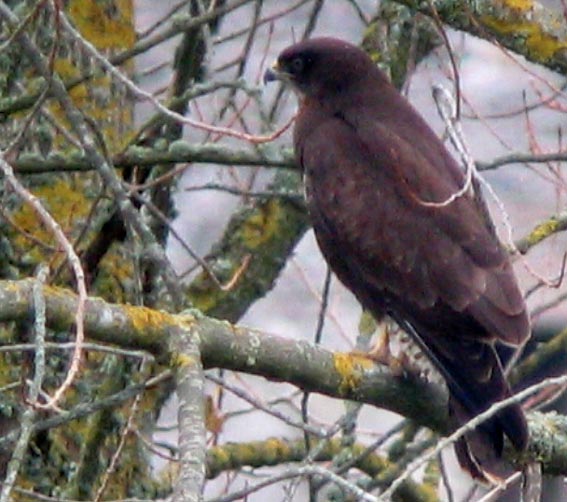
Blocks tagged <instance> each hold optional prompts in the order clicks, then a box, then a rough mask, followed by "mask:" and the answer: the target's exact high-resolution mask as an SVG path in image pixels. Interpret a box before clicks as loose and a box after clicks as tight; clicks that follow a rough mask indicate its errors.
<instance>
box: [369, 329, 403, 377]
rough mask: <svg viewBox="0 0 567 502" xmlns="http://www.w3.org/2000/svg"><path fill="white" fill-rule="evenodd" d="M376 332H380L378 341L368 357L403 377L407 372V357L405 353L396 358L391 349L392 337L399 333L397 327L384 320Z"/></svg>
mask: <svg viewBox="0 0 567 502" xmlns="http://www.w3.org/2000/svg"><path fill="white" fill-rule="evenodd" d="M376 330H377V332H378V335H377V339H376V342H375V343H374V346H373V347H372V348H371V349H370V351H369V352H368V354H367V357H369V358H370V359H372V360H373V361H376V362H377V363H380V364H383V365H384V366H388V368H390V371H391V372H392V374H394V375H396V376H402V375H403V374H404V373H405V372H406V365H407V363H408V361H407V357H406V356H405V354H404V353H403V352H401V353H400V354H399V355H398V356H395V355H394V354H392V351H391V349H390V341H391V337H392V335H394V334H395V333H396V332H397V331H398V328H397V326H394V325H393V324H392V322H391V321H389V320H384V321H383V322H381V323H379V324H378V326H377V328H376Z"/></svg>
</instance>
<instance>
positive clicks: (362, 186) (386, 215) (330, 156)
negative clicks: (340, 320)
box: [296, 117, 529, 344]
mask: <svg viewBox="0 0 567 502" xmlns="http://www.w3.org/2000/svg"><path fill="white" fill-rule="evenodd" d="M296 143H297V144H296V151H297V154H298V156H299V160H300V163H301V164H302V166H303V168H304V170H305V174H306V181H307V192H308V196H309V197H308V198H309V201H308V202H309V206H310V211H311V213H312V218H313V222H314V228H315V232H316V236H317V239H318V241H319V244H320V246H321V248H322V251H323V253H324V254H325V256H326V257H327V259H328V260H329V261H331V265H332V266H333V268H334V269H335V270H336V271H337V275H339V278H340V279H341V280H342V281H343V282H345V283H346V285H347V286H348V287H349V288H350V289H352V290H353V292H354V293H355V294H356V295H357V296H358V297H359V299H362V298H361V297H363V296H364V295H365V294H369V295H370V293H368V292H369V291H371V290H372V291H374V292H381V293H383V294H384V296H385V297H386V298H390V299H393V300H394V301H396V302H399V303H400V304H402V305H403V306H405V308H406V309H414V310H415V309H418V310H421V311H422V312H453V313H455V312H458V313H463V314H468V315H469V316H470V317H472V318H473V319H474V320H476V321H477V322H478V323H479V324H480V325H481V326H482V327H484V329H485V330H486V332H487V333H488V334H490V335H491V336H495V337H496V338H499V339H500V340H501V341H503V342H505V343H510V344H517V343H520V342H521V341H522V340H523V339H525V337H526V336H527V335H528V331H529V322H528V320H527V315H526V312H525V304H524V301H523V298H522V296H521V294H520V292H519V290H518V287H517V284H516V280H515V277H514V274H513V272H512V269H511V266H510V263H509V261H508V257H507V254H506V252H505V250H504V249H503V248H502V246H501V244H500V243H499V241H498V239H497V237H496V236H495V233H494V230H493V228H492V225H491V223H490V221H487V219H486V214H485V211H484V208H483V207H482V206H481V205H480V204H479V202H478V200H476V199H475V198H474V197H473V196H471V195H470V194H469V195H466V196H462V197H459V198H458V199H456V200H455V201H454V202H452V203H450V204H447V205H446V206H443V207H430V206H428V205H427V204H424V203H423V202H439V201H444V200H446V199H447V198H448V197H450V196H451V195H452V194H453V193H455V192H456V191H458V190H459V189H460V186H459V183H458V181H459V179H458V178H459V177H458V176H457V175H456V174H455V172H456V171H455V169H458V168H457V167H456V165H455V164H450V163H451V162H453V163H454V161H453V160H452V159H451V158H450V157H449V154H448V153H446V152H445V154H444V155H441V156H440V155H439V154H435V152H425V154H424V153H422V152H421V150H420V149H417V148H414V147H413V146H412V144H411V143H409V142H408V141H406V140H404V139H403V138H402V137H400V136H399V135H396V134H394V133H392V132H389V131H388V130H387V129H386V128H384V127H383V126H381V125H380V124H379V123H372V124H370V125H368V124H367V125H366V127H365V128H364V130H363V131H361V130H360V128H357V127H354V126H353V125H352V124H349V123H347V122H346V121H345V120H344V119H342V118H341V117H335V118H332V119H328V120H327V121H325V122H323V123H321V124H320V125H319V126H318V127H316V128H314V129H313V130H311V131H309V133H308V134H306V135H305V137H304V138H297V139H296ZM441 146H442V145H441ZM439 151H440V152H444V149H440V150H439ZM435 158H437V160H438V162H432V160H433V159H435ZM461 178H462V175H461ZM310 180H316V182H313V183H311V182H310ZM372 294H374V293H372ZM371 301H372V299H371V298H367V299H366V301H363V303H365V304H366V305H367V306H368V303H369V302H371ZM485 334H486V333H485ZM463 335H464V336H466V335H467V334H466V333H463ZM482 335H483V333H477V334H472V336H482Z"/></svg>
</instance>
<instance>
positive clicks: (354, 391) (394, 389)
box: [0, 280, 567, 474]
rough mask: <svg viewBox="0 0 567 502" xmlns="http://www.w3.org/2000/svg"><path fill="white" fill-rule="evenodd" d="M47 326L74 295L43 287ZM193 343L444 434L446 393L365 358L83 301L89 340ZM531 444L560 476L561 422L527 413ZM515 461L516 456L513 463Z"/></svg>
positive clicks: (566, 458) (159, 346)
mask: <svg viewBox="0 0 567 502" xmlns="http://www.w3.org/2000/svg"><path fill="white" fill-rule="evenodd" d="M32 285H33V282H32V281H31V280H23V281H0V322H8V321H16V320H23V319H27V318H28V316H29V312H30V308H31V305H32ZM43 293H44V295H45V300H46V310H47V324H48V326H49V327H50V328H52V329H57V330H60V331H64V330H67V329H70V328H71V326H72V325H73V322H74V313H75V308H76V306H77V297H76V295H74V294H73V293H70V292H68V291H65V290H62V289H57V288H52V287H44V289H43ZM180 328H181V329H183V330H187V329H190V330H191V331H192V333H194V334H195V336H197V337H198V338H199V341H200V349H201V356H202V359H203V365H204V366H205V367H209V368H210V367H223V368H227V369H232V370H235V371H242V372H246V373H252V374H256V375H261V376H263V377H265V378H268V379H270V380H274V381H285V382H289V383H291V384H293V385H296V386H297V387H299V388H301V389H303V390H306V391H309V392H318V393H321V394H326V395H329V396H333V397H337V398H341V399H350V400H355V401H360V402H364V403H368V404H372V405H375V406H378V407H381V408H385V409H388V410H391V411H394V412H397V413H400V414H402V415H404V416H407V417H410V418H412V419H413V420H415V421H416V422H418V423H419V424H422V425H425V426H427V427H430V428H431V429H434V430H437V431H441V432H446V431H447V423H448V420H447V416H446V394H445V392H444V390H442V389H440V388H439V387H437V386H435V385H433V384H427V383H425V382H422V381H416V380H415V379H411V378H402V377H395V376H392V375H391V374H390V372H389V371H388V370H386V369H384V368H381V367H378V366H376V365H375V364H374V363H373V362H372V361H371V360H370V359H368V358H366V357H364V356H361V355H356V354H345V353H332V352H329V351H327V350H324V349H322V348H320V347H317V346H314V345H312V344H309V343H307V342H302V341H293V340H288V339H283V338H280V337H276V336H270V335H267V334H264V333H259V332H254V331H252V330H249V329H245V328H241V327H236V326H233V325H231V324H230V323H228V322H226V321H218V320H215V319H211V318H208V317H204V316H202V315H200V314H199V313H198V312H197V311H194V312H191V313H189V314H187V313H185V314H184V315H177V316H176V315H171V314H167V313H163V312H158V311H155V310H152V309H148V308H144V307H132V306H127V305H117V304H109V303H106V302H104V301H103V300H100V299H90V300H89V301H88V302H87V305H86V315H85V329H86V331H87V333H88V335H89V336H90V337H91V338H93V339H96V340H99V341H102V342H107V343H112V344H116V345H119V346H124V347H130V348H132V347H133V348H138V349H140V348H141V349H145V350H149V351H151V352H153V353H154V354H156V355H157V356H158V357H160V358H161V359H166V358H172V357H173V361H174V362H175V361H176V358H177V357H178V355H176V354H173V353H171V352H170V349H169V348H168V347H169V338H170V336H174V334H175V333H177V332H178V330H179V329H180ZM530 424H531V425H530V432H531V443H530V449H529V452H528V453H527V454H526V455H525V456H524V458H522V459H519V461H520V462H524V461H526V460H528V459H531V460H533V459H535V460H537V461H540V460H541V461H542V462H543V464H544V469H545V470H546V472H548V473H553V474H565V473H567V447H565V445H567V419H566V418H565V417H563V416H559V415H555V414H546V415H543V414H538V413H532V414H531V420H530ZM517 460H518V459H517Z"/></svg>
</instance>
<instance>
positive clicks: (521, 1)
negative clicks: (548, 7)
mask: <svg viewBox="0 0 567 502" xmlns="http://www.w3.org/2000/svg"><path fill="white" fill-rule="evenodd" d="M504 5H505V6H506V7H508V8H510V9H514V10H518V11H522V12H526V11H528V10H531V9H532V8H533V6H534V3H533V1H532V0H504Z"/></svg>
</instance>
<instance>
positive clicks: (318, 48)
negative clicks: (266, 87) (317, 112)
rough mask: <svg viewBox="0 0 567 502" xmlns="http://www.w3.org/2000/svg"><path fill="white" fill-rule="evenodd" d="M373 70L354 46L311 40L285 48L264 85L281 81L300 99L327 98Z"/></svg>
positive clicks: (330, 39) (370, 63) (365, 56)
mask: <svg viewBox="0 0 567 502" xmlns="http://www.w3.org/2000/svg"><path fill="white" fill-rule="evenodd" d="M373 71H376V67H375V65H374V63H373V62H372V60H371V59H370V58H369V57H368V56H367V55H366V53H364V51H362V50H360V49H359V48H358V47H356V46H355V45H352V44H350V43H348V42H345V41H343V40H338V39H335V38H312V39H309V40H305V41H303V42H299V43H297V44H294V45H291V46H290V47H288V48H287V49H284V50H283V51H282V52H281V53H280V55H279V56H278V58H277V59H276V61H275V62H274V64H273V65H272V66H271V68H268V69H267V70H266V73H265V74H264V83H268V82H271V81H273V80H281V81H282V82H284V83H286V84H289V85H291V86H292V87H293V89H294V90H295V91H297V92H298V93H299V94H300V95H302V96H306V97H317V96H318V95H322V93H324V94H325V95H326V96H329V95H332V94H337V93H341V92H343V91H344V90H345V89H346V88H347V87H349V86H352V85H354V84H355V83H356V82H358V81H359V80H360V79H361V78H363V77H364V76H365V75H367V74H368V72H373Z"/></svg>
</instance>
